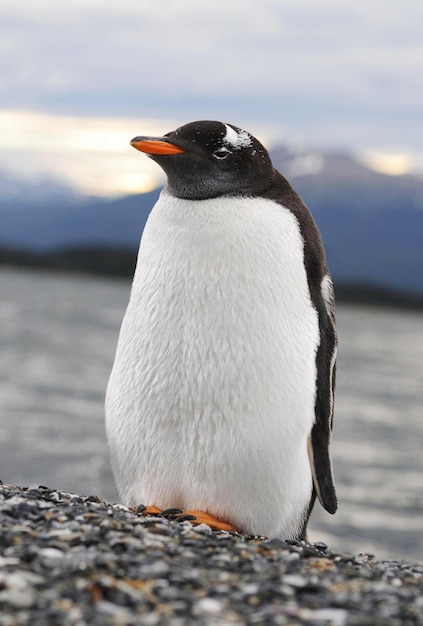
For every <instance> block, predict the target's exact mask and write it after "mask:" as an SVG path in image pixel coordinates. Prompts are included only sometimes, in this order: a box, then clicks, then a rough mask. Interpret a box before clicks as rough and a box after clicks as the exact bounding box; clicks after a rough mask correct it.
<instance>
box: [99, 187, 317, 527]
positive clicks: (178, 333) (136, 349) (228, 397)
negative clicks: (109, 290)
mask: <svg viewBox="0 0 423 626" xmlns="http://www.w3.org/2000/svg"><path fill="white" fill-rule="evenodd" d="M318 337H319V331H318V319H317V314H316V311H315V309H314V308H313V306H312V304H311V302H310V297H309V292H308V286H307V277H306V273H305V269H304V263H303V242H302V239H301V235H300V232H299V227H298V224H297V221H296V219H295V218H294V216H293V215H292V214H291V213H290V212H289V211H288V210H286V209H284V208H282V207H280V206H278V205H276V204H275V203H273V202H271V201H265V200H260V199H244V198H240V199H233V198H231V199H227V198H221V199H215V200H206V201H199V202H194V201H184V200H176V199H175V198H173V197H170V196H169V195H167V194H166V193H162V195H161V197H160V199H159V201H158V202H157V204H156V206H155V207H154V209H153V211H152V213H151V215H150V218H149V220H148V223H147V225H146V228H145V230H144V234H143V238H142V242H141V246H140V251H139V256H138V264H137V270H136V274H135V278H134V283H133V288H132V293H131V298H130V302H129V305H128V309H127V312H126V315H125V318H124V321H123V324H122V329H121V334H120V337H119V343H118V348H117V353H116V360H115V364H114V368H113V372H112V376H111V379H110V383H109V388H108V393H107V403H106V408H107V430H108V437H109V442H110V446H111V451H112V459H113V463H114V469H115V474H116V478H117V482H118V486H119V487H120V490H121V493H122V494H123V496H124V499H125V500H126V501H127V502H128V503H130V504H136V503H139V502H140V501H141V500H142V501H143V502H144V503H145V504H155V505H157V506H161V503H163V506H181V507H183V508H190V507H191V508H201V507H203V508H204V507H206V508H207V507H208V508H207V510H210V508H211V507H212V505H213V502H215V501H218V502H219V503H221V504H220V505H219V506H220V507H221V509H222V510H220V511H215V512H216V513H219V512H220V513H221V514H226V515H227V514H228V509H229V508H231V507H235V509H236V511H237V512H238V513H237V514H240V515H243V516H244V518H245V516H247V517H248V516H249V515H251V516H252V518H251V519H252V521H251V524H252V525H254V523H255V522H254V520H255V519H256V518H257V512H255V513H254V515H253V513H252V512H251V511H252V509H251V503H252V501H253V500H254V502H257V501H261V500H262V499H263V498H264V497H265V496H269V495H271V497H272V498H273V501H275V498H276V502H280V504H281V506H285V508H286V510H290V507H291V508H292V509H293V510H294V509H295V511H296V513H295V515H294V513H292V515H293V516H294V517H295V516H297V517H298V515H299V514H300V513H299V511H300V509H301V511H303V508H304V506H305V503H306V502H307V498H309V497H310V491H311V477H310V471H309V466H308V460H307V452H306V439H307V435H308V433H309V432H310V430H311V427H312V424H313V421H314V399H315V379H316V367H315V354H316V349H317V346H318ZM298 479H300V483H299V482H298ZM247 485H248V489H247ZM270 485H271V494H269V493H268V492H269V488H270ZM301 485H303V486H301ZM252 494H254V497H253V495H252ZM169 498H170V499H171V500H172V501H171V502H169ZM148 499H150V500H151V499H154V502H153V501H148ZM248 511H250V513H248ZM288 517H289V515H288ZM269 523H270V522H269ZM291 523H292V524H293V523H294V522H293V521H292V520H291V522H290V521H289V520H288V521H285V522H284V524H285V525H286V524H288V526H289V524H291ZM243 527H244V528H245V524H244V525H243ZM268 530H269V533H268V534H272V532H271V531H272V530H274V531H275V532H274V533H273V534H275V533H276V530H275V529H272V528H269V529H268ZM260 532H264V531H263V529H261V530H260Z"/></svg>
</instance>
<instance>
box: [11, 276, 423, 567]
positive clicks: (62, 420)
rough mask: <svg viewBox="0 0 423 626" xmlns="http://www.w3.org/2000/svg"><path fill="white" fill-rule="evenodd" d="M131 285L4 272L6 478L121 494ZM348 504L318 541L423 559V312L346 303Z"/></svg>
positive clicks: (339, 474)
mask: <svg viewBox="0 0 423 626" xmlns="http://www.w3.org/2000/svg"><path fill="white" fill-rule="evenodd" d="M129 289H130V285H129V284H128V283H126V282H113V281H107V280H99V279H91V278H81V277H73V276H61V275H48V274H43V273H37V272H33V273H25V272H19V271H4V270H3V271H1V272H0V478H1V479H2V480H3V481H4V482H10V483H14V484H18V485H22V486H37V485H39V484H44V485H47V486H50V487H57V488H60V489H64V490H68V491H73V492H76V493H79V494H90V493H95V494H98V495H99V496H101V497H103V498H106V499H108V500H110V501H118V496H117V493H116V490H115V487H114V483H113V477H112V473H111V469H110V465H109V459H108V452H107V446H106V440H105V433H104V425H103V399H104V393H105V388H106V385H107V379H108V376H109V372H110V369H111V365H112V361H113V356H114V349H115V345H116V341H117V335H118V329H119V326H120V322H121V319H122V315H123V311H124V308H125V306H126V303H127V300H128V296H129ZM338 328H339V334H340V351H339V360H338V386H337V397H336V416H335V432H334V442H333V459H334V466H335V475H336V480H337V488H338V497H339V504H340V506H339V511H338V512H337V513H336V515H335V516H333V517H332V516H330V515H328V514H327V513H325V512H324V511H323V510H322V509H321V507H320V506H318V505H316V507H315V510H314V512H313V515H312V522H311V525H310V537H311V539H313V540H319V539H320V540H325V541H327V542H328V543H329V544H330V546H331V547H333V548H334V549H340V550H343V551H349V552H353V553H357V552H363V551H367V552H371V553H373V554H376V556H377V557H379V558H385V557H386V558H407V559H411V560H420V561H423V454H422V451H421V447H422V422H423V410H422V407H423V315H421V314H418V313H407V312H397V311H390V310H380V309H374V310H372V309H366V308H363V307H352V306H348V307H344V306H339V307H338Z"/></svg>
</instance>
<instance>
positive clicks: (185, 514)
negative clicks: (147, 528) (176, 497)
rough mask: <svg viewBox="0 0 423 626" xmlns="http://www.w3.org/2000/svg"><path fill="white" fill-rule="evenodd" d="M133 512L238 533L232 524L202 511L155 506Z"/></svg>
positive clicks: (142, 506)
mask: <svg viewBox="0 0 423 626" xmlns="http://www.w3.org/2000/svg"><path fill="white" fill-rule="evenodd" d="M133 510H134V512H135V513H137V514H138V515H145V516H147V515H154V516H158V515H161V516H163V517H166V518H168V519H173V520H175V521H177V522H183V521H188V522H190V523H191V524H192V525H193V526H198V525H199V524H207V525H208V526H210V528H212V529H213V530H225V531H227V532H229V531H234V532H238V529H237V528H235V526H232V524H228V523H227V522H223V521H222V520H220V519H217V518H216V517H214V515H210V514H209V513H204V512H203V511H188V510H182V509H176V508H173V509H164V510H161V509H159V508H157V507H156V506H144V505H142V504H141V505H140V506H137V507H134V508H133Z"/></svg>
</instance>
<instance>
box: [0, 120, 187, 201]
mask: <svg viewBox="0 0 423 626" xmlns="http://www.w3.org/2000/svg"><path fill="white" fill-rule="evenodd" d="M174 127H175V122H172V121H167V122H165V121H160V122H158V121H155V120H149V119H139V118H137V119H132V118H126V119H116V118H98V117H96V118H87V117H73V116H64V115H48V114H42V113H34V112H27V111H1V110H0V167H2V168H4V169H5V170H8V171H11V172H13V174H14V175H18V176H19V177H20V178H21V179H23V180H36V179H37V178H38V177H40V176H46V175H49V176H52V177H54V178H56V179H58V180H59V181H62V182H64V183H65V184H67V185H70V186H72V187H74V188H76V189H78V190H79V191H81V192H82V193H85V194H88V195H90V194H91V195H96V196H101V195H103V196H113V195H123V194H125V193H136V192H142V191H148V190H150V189H153V188H155V187H156V186H157V185H158V184H160V182H162V181H163V174H162V171H161V170H160V168H159V167H158V166H157V165H156V164H155V163H154V162H153V161H150V160H149V159H148V158H145V157H144V158H143V159H142V160H141V158H140V156H141V155H140V154H139V153H138V152H136V151H135V150H134V149H133V148H131V147H130V146H129V141H130V140H131V139H132V137H134V136H135V135H137V134H141V133H143V134H151V135H162V134H163V133H164V132H166V131H167V130H171V129H172V128H174Z"/></svg>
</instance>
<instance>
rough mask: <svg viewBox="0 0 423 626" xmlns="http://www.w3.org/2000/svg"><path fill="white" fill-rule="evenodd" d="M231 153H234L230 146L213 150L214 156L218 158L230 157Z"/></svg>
mask: <svg viewBox="0 0 423 626" xmlns="http://www.w3.org/2000/svg"><path fill="white" fill-rule="evenodd" d="M230 154H232V153H231V151H230V150H228V148H218V149H217V150H215V151H214V152H213V156H214V157H215V158H216V159H226V157H228V156H229V155H230Z"/></svg>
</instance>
